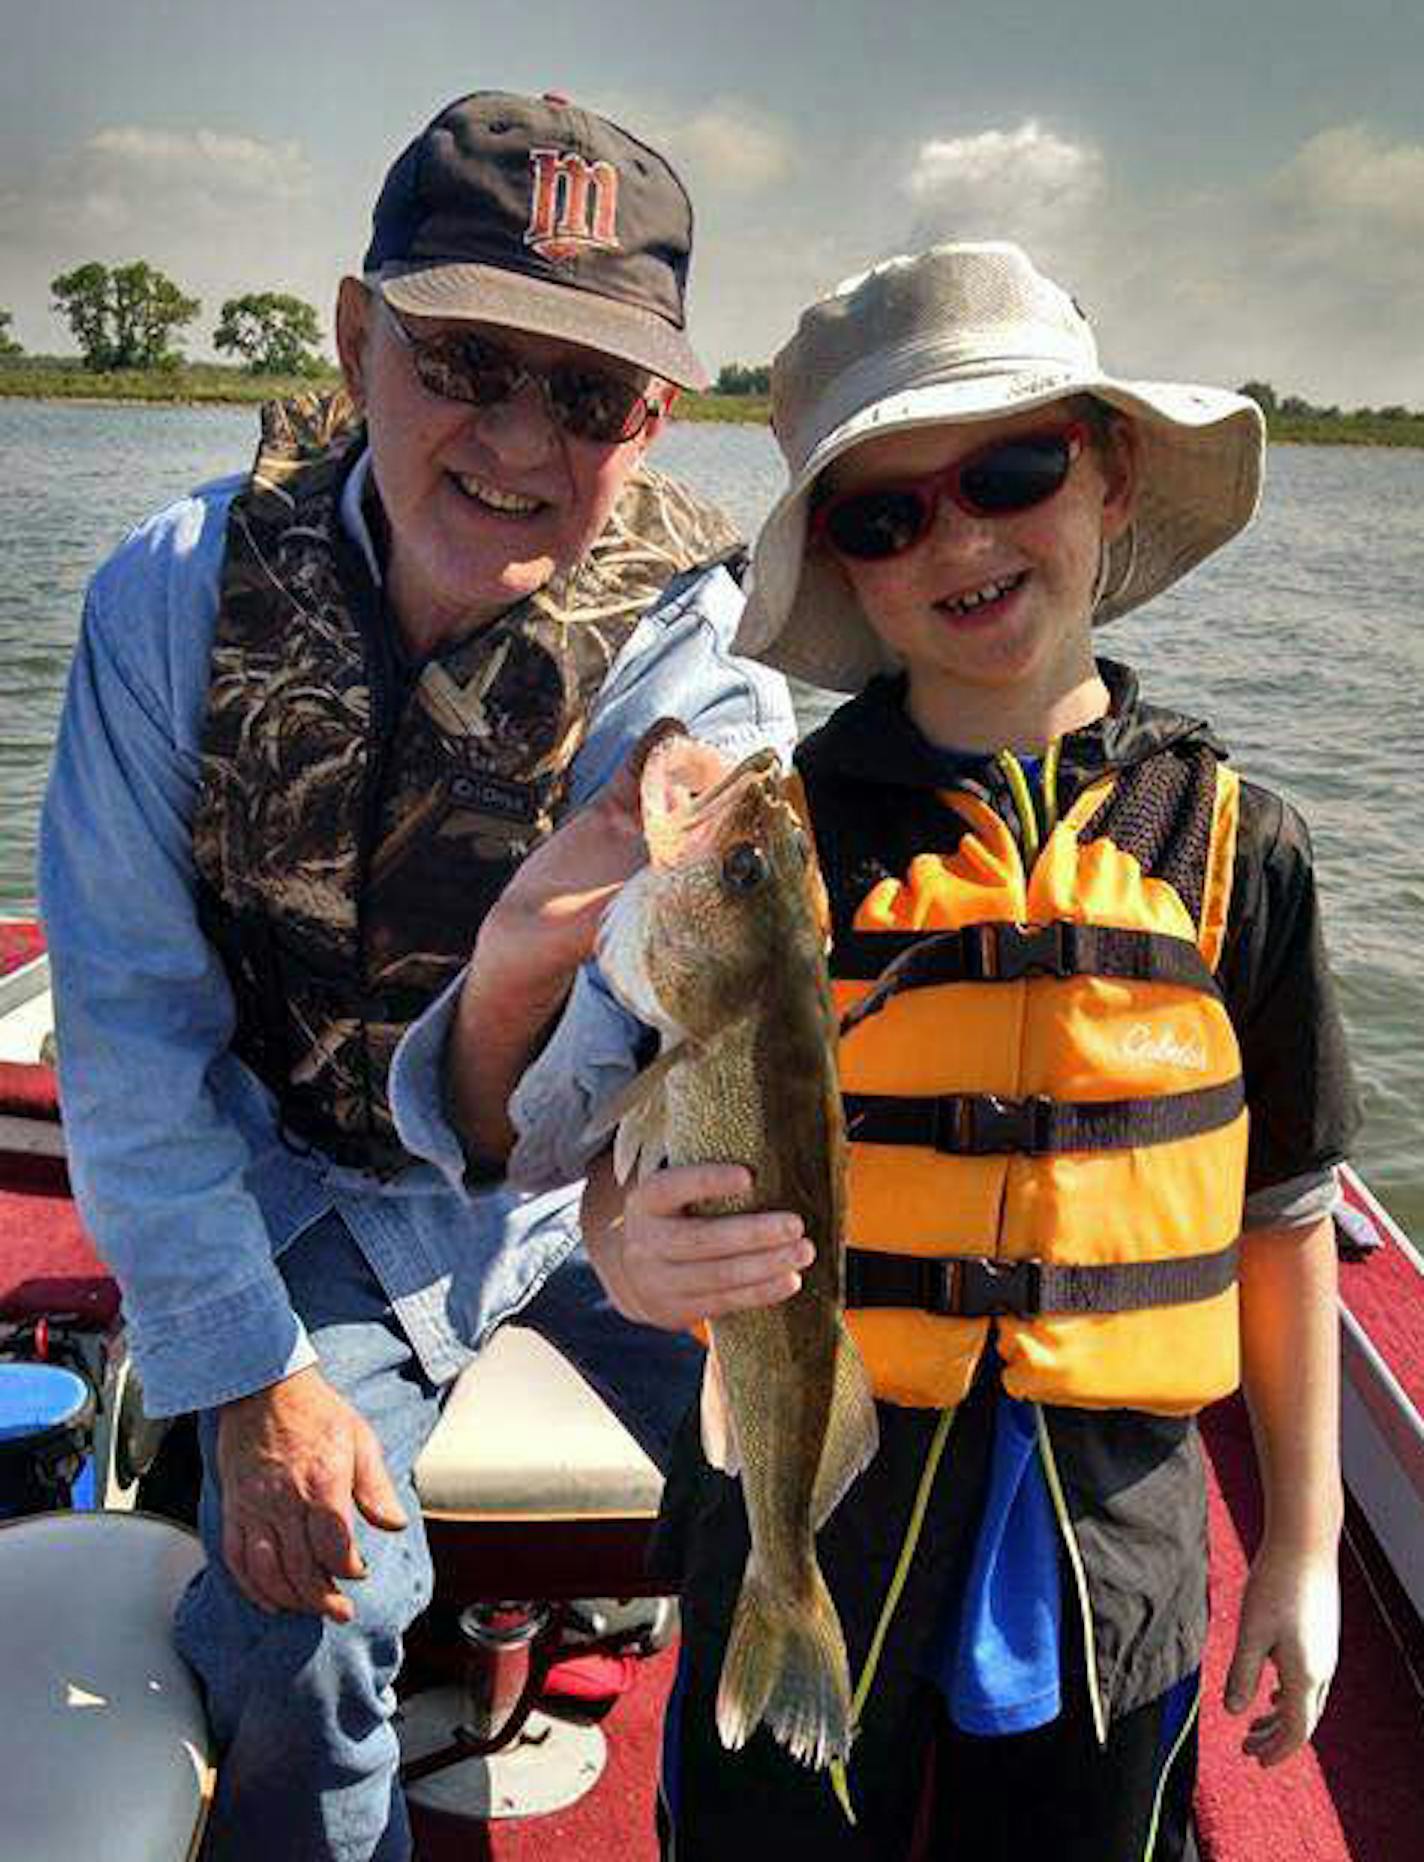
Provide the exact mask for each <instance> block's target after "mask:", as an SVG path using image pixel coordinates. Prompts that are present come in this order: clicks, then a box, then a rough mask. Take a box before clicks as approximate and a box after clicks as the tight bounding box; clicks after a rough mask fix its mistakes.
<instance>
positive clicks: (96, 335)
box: [49, 259, 202, 369]
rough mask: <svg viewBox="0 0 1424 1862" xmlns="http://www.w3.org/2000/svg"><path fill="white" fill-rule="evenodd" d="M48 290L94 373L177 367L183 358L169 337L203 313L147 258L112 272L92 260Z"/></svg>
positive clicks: (65, 274)
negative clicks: (173, 346) (108, 370)
mask: <svg viewBox="0 0 1424 1862" xmlns="http://www.w3.org/2000/svg"><path fill="white" fill-rule="evenodd" d="M49 288H50V290H51V292H52V293H53V295H54V304H55V309H56V310H59V311H62V312H63V314H64V316H65V317H66V318H67V319H68V322H69V327H70V329H71V330H72V331H73V333H74V340H75V341H76V342H77V343H78V345H79V348H80V350H81V352H82V354H83V356H84V365H85V367H86V368H91V369H159V368H173V367H175V366H176V365H177V363H178V362H179V361H180V360H181V357H180V356H179V354H178V352H177V351H176V350H175V349H172V348H171V347H170V346H169V339H170V337H171V336H172V334H173V332H174V331H176V330H180V329H182V328H183V326H184V325H185V324H188V323H191V322H192V321H193V319H194V318H195V317H196V316H197V314H198V312H199V311H200V310H201V309H202V304H201V302H200V301H199V300H198V299H197V298H196V297H187V296H185V295H184V293H183V292H182V291H180V290H179V289H178V286H177V285H176V284H174V282H173V280H172V279H171V278H167V277H165V276H164V274H163V273H162V272H161V271H157V270H156V269H155V268H154V267H153V266H152V265H150V264H149V263H148V261H147V259H135V260H134V261H133V262H132V263H131V264H128V265H116V266H114V268H113V269H112V270H110V268H109V267H108V266H107V265H101V264H100V263H99V262H98V260H97V259H91V260H90V261H89V263H88V264H87V265H80V266H78V267H77V268H76V269H75V270H74V271H72V272H64V273H62V274H61V275H60V276H59V277H58V278H54V279H52V280H51V281H50V287H49Z"/></svg>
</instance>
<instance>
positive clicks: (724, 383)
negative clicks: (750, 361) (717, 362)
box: [716, 362, 771, 394]
mask: <svg viewBox="0 0 1424 1862" xmlns="http://www.w3.org/2000/svg"><path fill="white" fill-rule="evenodd" d="M716 392H717V393H718V394H770V393H771V370H770V368H769V367H764V368H747V367H746V366H745V365H744V364H743V363H740V362H728V363H725V364H724V365H723V367H722V370H721V372H720V373H719V375H718V376H717V387H716Z"/></svg>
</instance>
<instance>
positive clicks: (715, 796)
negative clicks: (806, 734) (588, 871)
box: [641, 736, 781, 866]
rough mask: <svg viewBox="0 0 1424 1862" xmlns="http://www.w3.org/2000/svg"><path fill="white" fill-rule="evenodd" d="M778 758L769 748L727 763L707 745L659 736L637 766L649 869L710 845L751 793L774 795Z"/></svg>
mask: <svg viewBox="0 0 1424 1862" xmlns="http://www.w3.org/2000/svg"><path fill="white" fill-rule="evenodd" d="M780 778H781V759H780V757H779V756H778V755H777V754H776V752H775V750H772V749H762V750H754V751H753V752H752V754H751V755H750V756H746V757H743V758H742V759H741V761H740V762H738V763H733V764H730V765H729V763H728V759H727V756H726V755H725V753H724V752H723V751H721V750H718V749H717V748H716V747H715V746H714V745H712V744H706V743H699V742H698V741H697V739H696V738H694V737H686V736H673V737H665V738H664V739H663V740H662V741H661V742H660V743H657V744H655V745H654V746H653V748H652V750H651V751H650V752H649V754H648V759H647V761H646V763H645V764H644V765H643V775H642V782H641V800H642V813H643V838H644V839H645V840H646V841H647V843H648V854H649V857H650V859H651V861H652V864H653V865H654V866H672V865H674V864H676V863H678V862H680V861H683V860H687V859H689V858H694V857H696V856H697V855H699V854H701V853H703V852H705V851H707V850H708V849H709V848H710V847H712V846H714V845H715V844H716V840H717V836H718V832H719V830H720V828H721V826H722V824H723V822H724V821H725V820H726V818H727V816H728V813H729V812H730V811H731V810H733V809H735V808H736V806H737V804H738V803H740V802H741V801H742V800H743V799H744V798H745V797H746V796H747V795H748V793H749V791H751V790H754V789H757V790H761V791H762V792H764V793H765V794H766V795H767V796H768V798H772V797H776V796H779V794H780Z"/></svg>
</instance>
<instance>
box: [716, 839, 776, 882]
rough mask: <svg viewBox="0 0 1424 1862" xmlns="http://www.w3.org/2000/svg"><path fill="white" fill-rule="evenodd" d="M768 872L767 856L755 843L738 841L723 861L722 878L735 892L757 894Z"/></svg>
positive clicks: (728, 850) (730, 848)
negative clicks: (757, 889)
mask: <svg viewBox="0 0 1424 1862" xmlns="http://www.w3.org/2000/svg"><path fill="white" fill-rule="evenodd" d="M767 871H768V868H767V864H766V855H765V854H764V853H763V852H762V850H761V848H760V847H758V846H757V844H756V842H755V841H749V840H741V841H738V842H737V844H736V846H735V847H729V848H728V849H727V853H726V857H725V858H724V859H723V861H722V877H723V879H725V880H726V882H727V884H728V885H729V886H730V887H731V888H732V890H733V892H755V890H756V888H757V887H758V886H759V885H761V883H762V881H763V880H764V879H765V878H766V876H767Z"/></svg>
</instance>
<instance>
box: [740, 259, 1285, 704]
mask: <svg viewBox="0 0 1424 1862" xmlns="http://www.w3.org/2000/svg"><path fill="white" fill-rule="evenodd" d="M1075 395H1092V396H1094V397H1095V398H1096V399H1097V400H1099V401H1103V402H1105V403H1106V404H1107V405H1108V406H1110V407H1113V408H1116V409H1118V410H1119V411H1120V412H1122V413H1123V414H1126V415H1128V416H1129V417H1130V418H1131V419H1132V421H1133V423H1134V426H1135V429H1136V436H1137V440H1138V483H1137V493H1136V499H1135V504H1134V510H1133V516H1132V521H1131V523H1130V524H1129V526H1128V528H1127V529H1126V530H1125V531H1124V532H1123V534H1122V535H1121V536H1119V537H1118V538H1116V539H1115V540H1114V542H1113V543H1112V544H1111V545H1110V547H1109V550H1108V553H1107V559H1106V561H1105V563H1104V572H1103V575H1102V577H1101V578H1100V585H1099V593H1098V599H1097V605H1096V607H1095V609H1094V619H1095V620H1098V621H1109V620H1112V619H1113V618H1114V617H1115V616H1116V615H1119V614H1125V613H1126V612H1127V610H1128V609H1129V608H1135V607H1137V606H1138V605H1139V603H1141V602H1144V601H1147V600H1149V599H1150V598H1151V597H1152V596H1153V595H1155V594H1157V593H1158V592H1159V591H1160V590H1162V589H1164V588H1166V587H1167V586H1168V584H1169V583H1172V582H1174V581H1176V579H1177V578H1178V576H1181V575H1185V574H1186V572H1187V570H1188V569H1190V568H1192V567H1193V566H1194V565H1195V564H1196V563H1199V562H1200V561H1201V560H1202V558H1203V557H1205V556H1209V555H1210V554H1211V552H1212V551H1213V550H1215V549H1219V548H1220V547H1221V545H1222V544H1223V543H1225V542H1226V541H1227V540H1228V538H1230V537H1233V536H1235V534H1236V532H1237V531H1238V530H1241V529H1243V528H1244V527H1245V525H1246V524H1248V523H1249V522H1250V520H1251V516H1252V513H1253V512H1254V511H1255V509H1256V503H1257V500H1258V498H1259V496H1260V486H1261V462H1262V453H1263V450H1264V438H1265V422H1264V420H1263V419H1262V417H1261V410H1260V409H1259V408H1258V407H1257V405H1256V403H1255V402H1254V401H1252V400H1250V399H1249V398H1248V397H1247V396H1245V395H1240V394H1230V393H1228V392H1226V391H1225V390H1224V389H1220V388H1199V387H1192V386H1188V385H1185V384H1182V383H1177V382H1141V381H1139V382H1127V381H1117V380H1115V379H1114V378H1113V377H1112V376H1110V375H1107V374H1105V373H1104V372H1103V369H1102V366H1101V364H1100V363H1099V361H1098V349H1097V343H1096V341H1095V340H1094V337H1093V332H1092V329H1091V328H1090V326H1089V324H1088V320H1087V318H1086V317H1085V316H1084V315H1083V313H1082V311H1081V310H1079V308H1078V306H1077V305H1076V304H1075V303H1074V301H1073V299H1072V298H1071V297H1070V296H1069V295H1068V293H1067V292H1066V291H1064V290H1062V289H1060V287H1059V286H1058V285H1056V284H1054V283H1053V282H1052V280H1051V279H1048V278H1045V277H1044V276H1043V274H1042V273H1041V272H1039V271H1038V270H1036V269H1035V267H1034V265H1033V263H1032V261H1031V260H1030V259H1029V257H1028V255H1027V254H1026V253H1024V252H1022V251H1020V249H1019V248H1018V247H1017V246H1013V245H1008V244H1003V243H987V244H982V245H946V246H934V247H932V248H931V249H930V250H929V251H928V252H923V253H920V254H918V255H916V256H914V257H909V258H894V259H887V260H886V261H885V262H884V263H883V264H881V265H877V266H875V267H874V268H873V269H872V270H870V271H868V272H863V273H861V274H860V275H859V276H858V277H855V278H851V279H847V281H846V282H845V283H844V284H842V285H839V286H838V287H837V288H836V290H835V291H833V292H832V293H831V295H830V296H829V297H825V298H822V299H821V300H820V302H819V303H816V304H813V305H812V306H811V308H810V309H809V310H808V311H806V312H805V314H804V315H803V316H802V318H801V322H800V325H799V327H798V329H797V331H796V334H795V335H794V336H793V337H792V338H791V340H790V342H788V343H787V344H786V345H785V346H784V348H782V350H781V351H780V352H779V354H778V355H777V357H776V360H775V362H774V363H773V365H772V374H771V403H772V425H773V428H774V430H775V433H776V438H777V442H778V444H779V445H780V447H781V450H782V452H783V453H784V454H785V456H786V463H787V466H788V467H789V469H790V474H791V479H790V484H789V485H788V487H787V489H786V491H785V492H784V493H783V494H782V496H781V497H780V498H779V499H778V501H777V502H776V504H775V505H774V506H773V507H772V510H771V514H770V516H769V517H768V518H767V520H766V522H765V524H764V525H763V526H762V529H761V532H760V535H759V536H758V537H757V541H756V545H755V549H754V551H753V556H752V579H751V583H750V589H749V594H748V600H747V608H746V612H745V615H744V617H743V620H742V624H741V627H740V629H739V631H738V634H737V642H736V644H737V650H738V651H739V652H743V653H747V654H750V655H752V656H753V657H754V658H757V659H760V660H765V661H766V662H767V663H768V664H769V665H772V666H776V667H779V668H780V669H781V671H783V672H786V673H790V674H792V675H794V676H795V677H797V678H800V679H805V680H807V681H809V682H810V683H811V684H813V685H822V686H830V687H832V688H833V689H835V690H838V691H845V692H854V691H859V690H860V688H861V687H862V686H863V685H865V684H866V682H867V681H868V680H869V679H870V678H871V677H872V676H873V675H874V674H876V673H878V672H885V671H889V670H892V669H893V668H894V667H895V665H896V664H897V662H896V661H895V659H894V657H893V656H892V655H891V654H890V653H889V652H888V651H887V649H886V648H885V647H884V646H882V645H881V642H880V640H879V638H878V637H877V635H876V634H875V633H874V632H873V631H872V629H871V628H870V626H869V625H868V623H867V622H866V620H865V619H864V617H863V615H862V614H861V611H860V608H859V605H858V604H857V602H856V600H855V598H854V596H853V595H852V594H851V592H850V589H849V587H848V585H847V583H846V581H845V579H844V577H843V576H842V575H841V573H840V572H839V570H838V569H837V567H836V565H835V563H834V562H833V561H832V560H831V558H830V557H829V556H828V555H826V554H825V553H823V552H822V551H821V550H818V549H814V550H810V551H808V550H807V547H806V540H807V529H806V525H807V516H808V512H809V509H810V495H811V489H812V487H813V485H814V484H815V482H816V479H817V478H818V477H819V475H820V474H821V473H822V472H823V471H824V470H825V469H826V467H827V466H828V465H830V463H831V461H832V460H834V459H838V458H839V457H840V456H841V454H842V453H846V452H849V451H850V450H851V448H852V447H854V446H858V445H859V444H860V443H861V442H862V441H863V440H867V439H872V438H878V437H879V436H880V435H881V434H884V433H893V432H896V431H899V430H902V429H909V428H913V427H928V426H936V425H940V424H944V423H949V422H955V421H970V420H984V419H986V418H992V417H994V416H997V415H1003V414H1017V413H1021V412H1023V411H1025V410H1026V409H1029V408H1033V407H1041V406H1044V405H1046V404H1048V403H1051V402H1055V401H1061V400H1063V399H1065V398H1067V397H1070V396H1075Z"/></svg>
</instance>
